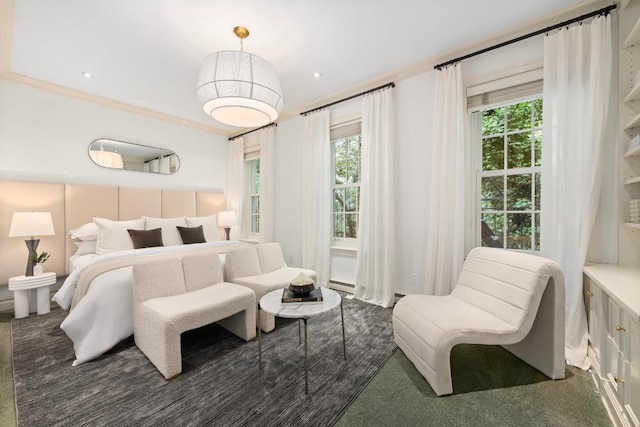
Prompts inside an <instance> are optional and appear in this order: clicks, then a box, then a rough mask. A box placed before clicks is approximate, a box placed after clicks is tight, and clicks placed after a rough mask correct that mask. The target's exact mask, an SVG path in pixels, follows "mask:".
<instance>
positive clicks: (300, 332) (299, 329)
mask: <svg viewBox="0 0 640 427" xmlns="http://www.w3.org/2000/svg"><path fill="white" fill-rule="evenodd" d="M300 344H302V329H301V328H300V320H298V345H300Z"/></svg>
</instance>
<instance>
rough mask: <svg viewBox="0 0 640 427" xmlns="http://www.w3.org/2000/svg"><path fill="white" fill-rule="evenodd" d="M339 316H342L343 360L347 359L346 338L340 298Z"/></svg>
mask: <svg viewBox="0 0 640 427" xmlns="http://www.w3.org/2000/svg"><path fill="white" fill-rule="evenodd" d="M340 317H341V318H342V349H343V350H344V360H345V361H346V360H347V340H346V338H345V335H344V310H343V309H342V298H341V299H340Z"/></svg>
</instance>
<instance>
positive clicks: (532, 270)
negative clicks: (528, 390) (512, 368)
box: [393, 248, 565, 396]
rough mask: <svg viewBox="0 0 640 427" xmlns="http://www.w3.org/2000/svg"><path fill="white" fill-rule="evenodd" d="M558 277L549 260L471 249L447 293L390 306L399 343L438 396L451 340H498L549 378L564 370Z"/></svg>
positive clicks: (446, 390) (446, 375)
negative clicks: (448, 293) (456, 280)
mask: <svg viewBox="0 0 640 427" xmlns="http://www.w3.org/2000/svg"><path fill="white" fill-rule="evenodd" d="M564 299H565V298H564V277H563V274H562V270H561V268H560V266H559V265H558V264H557V263H556V262H554V261H551V260H549V259H546V258H542V257H539V256H535V255H530V254H525V253H521V252H513V251H506V250H503V249H496V248H475V249H472V250H471V251H470V252H469V254H468V256H467V259H466V260H465V262H464V265H463V268H462V271H461V273H460V276H459V278H458V283H457V285H456V286H455V288H454V289H453V292H451V294H450V295H446V296H434V295H407V296H405V297H403V298H402V299H400V301H398V303H397V304H396V306H395V308H394V310H393V331H394V337H395V341H396V343H397V344H398V347H400V349H402V351H403V352H404V354H405V355H406V356H407V358H408V359H409V360H410V361H411V362H412V363H413V364H414V365H415V367H416V369H417V370H418V371H419V372H420V373H421V374H422V376H423V377H424V378H425V379H426V380H427V381H428V382H429V384H430V385H431V387H432V388H433V390H434V391H435V393H436V394H437V395H438V396H442V395H445V394H451V393H453V385H452V381H451V365H450V355H451V349H452V348H453V347H454V346H455V345H457V344H463V343H466V344H492V345H502V346H503V347H504V348H506V349H507V350H509V351H510V352H511V353H513V354H514V355H516V356H517V357H519V358H520V359H522V360H523V361H525V362H526V363H528V364H529V365H531V366H533V367H534V368H536V369H538V370H539V371H540V372H542V373H543V374H545V375H547V376H548V377H550V378H552V379H561V378H564V375H565V362H564V334H565V332H564V312H565V308H564Z"/></svg>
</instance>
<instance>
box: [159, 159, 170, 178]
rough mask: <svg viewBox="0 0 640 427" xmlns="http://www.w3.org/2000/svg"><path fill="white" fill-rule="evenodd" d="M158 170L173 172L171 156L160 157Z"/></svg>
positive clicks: (167, 172)
mask: <svg viewBox="0 0 640 427" xmlns="http://www.w3.org/2000/svg"><path fill="white" fill-rule="evenodd" d="M158 172H160V173H166V174H169V173H171V159H169V156H162V157H159V158H158Z"/></svg>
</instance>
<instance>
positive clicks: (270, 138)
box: [256, 126, 276, 243]
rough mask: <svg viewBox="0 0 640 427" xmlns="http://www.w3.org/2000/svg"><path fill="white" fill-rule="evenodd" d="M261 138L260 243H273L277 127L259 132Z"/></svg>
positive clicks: (270, 127)
mask: <svg viewBox="0 0 640 427" xmlns="http://www.w3.org/2000/svg"><path fill="white" fill-rule="evenodd" d="M256 133H258V134H259V135H258V136H259V138H260V243H269V242H273V224H274V221H275V218H274V215H275V186H276V183H275V176H276V165H275V157H276V141H275V126H269V127H268V128H264V129H262V130H260V131H258V132H256Z"/></svg>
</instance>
